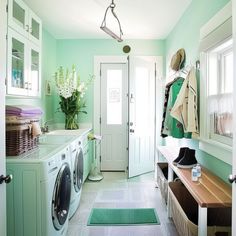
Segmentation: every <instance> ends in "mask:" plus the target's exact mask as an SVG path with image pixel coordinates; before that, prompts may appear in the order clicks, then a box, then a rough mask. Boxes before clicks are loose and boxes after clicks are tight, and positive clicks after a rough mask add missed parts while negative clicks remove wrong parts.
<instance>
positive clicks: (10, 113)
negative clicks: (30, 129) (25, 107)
mask: <svg viewBox="0 0 236 236" xmlns="http://www.w3.org/2000/svg"><path fill="white" fill-rule="evenodd" d="M6 116H18V117H29V118H31V117H40V116H42V113H23V112H9V111H7V112H6Z"/></svg>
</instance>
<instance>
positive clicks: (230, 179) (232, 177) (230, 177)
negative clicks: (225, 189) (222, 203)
mask: <svg viewBox="0 0 236 236" xmlns="http://www.w3.org/2000/svg"><path fill="white" fill-rule="evenodd" d="M228 180H229V182H230V183H231V184H232V183H233V182H236V175H232V174H231V175H229V177H228Z"/></svg>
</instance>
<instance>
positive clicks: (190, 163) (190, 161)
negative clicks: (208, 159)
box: [177, 149, 197, 169]
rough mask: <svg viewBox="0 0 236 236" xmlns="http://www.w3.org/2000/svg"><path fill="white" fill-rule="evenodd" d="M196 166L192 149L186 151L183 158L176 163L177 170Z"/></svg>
mask: <svg viewBox="0 0 236 236" xmlns="http://www.w3.org/2000/svg"><path fill="white" fill-rule="evenodd" d="M196 165H197V160H196V157H195V150H194V149H186V151H185V153H184V156H183V158H182V159H181V160H180V161H179V162H178V164H177V167H179V168H186V169H187V168H192V167H194V166H196Z"/></svg>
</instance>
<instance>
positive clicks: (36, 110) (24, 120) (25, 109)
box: [6, 105, 43, 137]
mask: <svg viewBox="0 0 236 236" xmlns="http://www.w3.org/2000/svg"><path fill="white" fill-rule="evenodd" d="M42 114H43V111H42V109H41V108H40V107H34V106H30V105H15V106H9V105H7V106H6V124H30V126H31V127H32V135H33V137H35V136H38V135H40V134H41V129H40V125H39V122H38V121H39V120H40V118H41V116H42Z"/></svg>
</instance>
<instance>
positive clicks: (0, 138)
mask: <svg viewBox="0 0 236 236" xmlns="http://www.w3.org/2000/svg"><path fill="white" fill-rule="evenodd" d="M0 18H1V23H0V42H1V43H0V55H1V56H0V65H1V66H0V101H1V102H0V114H1V116H0V176H1V175H3V176H4V177H5V175H6V168H5V85H4V80H5V77H6V32H7V31H6V26H7V14H6V0H3V1H2V0H1V1H0ZM0 209H1V213H0V235H1V236H6V184H5V182H3V183H2V184H0Z"/></svg>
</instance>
